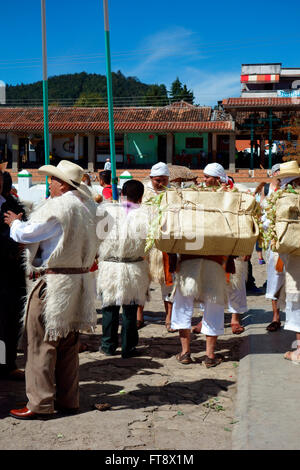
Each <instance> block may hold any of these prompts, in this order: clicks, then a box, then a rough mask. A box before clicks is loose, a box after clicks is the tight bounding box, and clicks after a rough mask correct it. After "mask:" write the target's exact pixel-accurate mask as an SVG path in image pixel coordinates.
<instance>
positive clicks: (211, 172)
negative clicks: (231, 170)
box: [203, 163, 228, 183]
mask: <svg viewBox="0 0 300 470" xmlns="http://www.w3.org/2000/svg"><path fill="white" fill-rule="evenodd" d="M203 173H204V174H205V175H208V176H213V177H215V178H220V181H221V182H222V183H228V177H227V175H226V173H225V170H224V168H223V167H222V165H220V163H209V164H208V165H206V167H205V168H204V170H203Z"/></svg>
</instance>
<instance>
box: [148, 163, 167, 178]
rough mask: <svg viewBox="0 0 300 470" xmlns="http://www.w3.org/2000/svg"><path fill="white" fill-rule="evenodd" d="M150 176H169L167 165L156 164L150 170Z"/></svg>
mask: <svg viewBox="0 0 300 470" xmlns="http://www.w3.org/2000/svg"><path fill="white" fill-rule="evenodd" d="M150 176H170V171H169V168H168V165H166V164H165V163H164V162H158V163H156V164H155V165H153V167H152V168H151V172H150Z"/></svg>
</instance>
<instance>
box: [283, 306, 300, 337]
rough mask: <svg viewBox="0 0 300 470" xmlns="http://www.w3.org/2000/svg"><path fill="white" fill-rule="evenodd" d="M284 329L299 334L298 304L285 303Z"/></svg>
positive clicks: (299, 307) (299, 312) (299, 311)
mask: <svg viewBox="0 0 300 470" xmlns="http://www.w3.org/2000/svg"><path fill="white" fill-rule="evenodd" d="M284 329H285V330H290V331H295V332H296V333H300V305H299V302H292V301H290V300H287V301H286V307H285V323H284Z"/></svg>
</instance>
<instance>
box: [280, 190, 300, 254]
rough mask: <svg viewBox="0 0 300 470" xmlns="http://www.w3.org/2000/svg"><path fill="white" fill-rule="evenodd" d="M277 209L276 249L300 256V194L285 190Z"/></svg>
mask: <svg viewBox="0 0 300 470" xmlns="http://www.w3.org/2000/svg"><path fill="white" fill-rule="evenodd" d="M275 211H276V219H275V232H276V244H275V251H277V252H278V253H289V254H293V255H295V256H300V194H298V193H288V192H284V193H283V194H282V195H281V196H280V197H279V198H278V199H277V200H276V206H275Z"/></svg>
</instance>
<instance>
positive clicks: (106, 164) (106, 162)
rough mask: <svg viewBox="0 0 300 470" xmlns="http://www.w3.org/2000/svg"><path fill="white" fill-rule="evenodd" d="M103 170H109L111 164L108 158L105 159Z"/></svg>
mask: <svg viewBox="0 0 300 470" xmlns="http://www.w3.org/2000/svg"><path fill="white" fill-rule="evenodd" d="M104 170H111V163H110V159H109V158H107V159H106V160H105V164H104Z"/></svg>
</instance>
